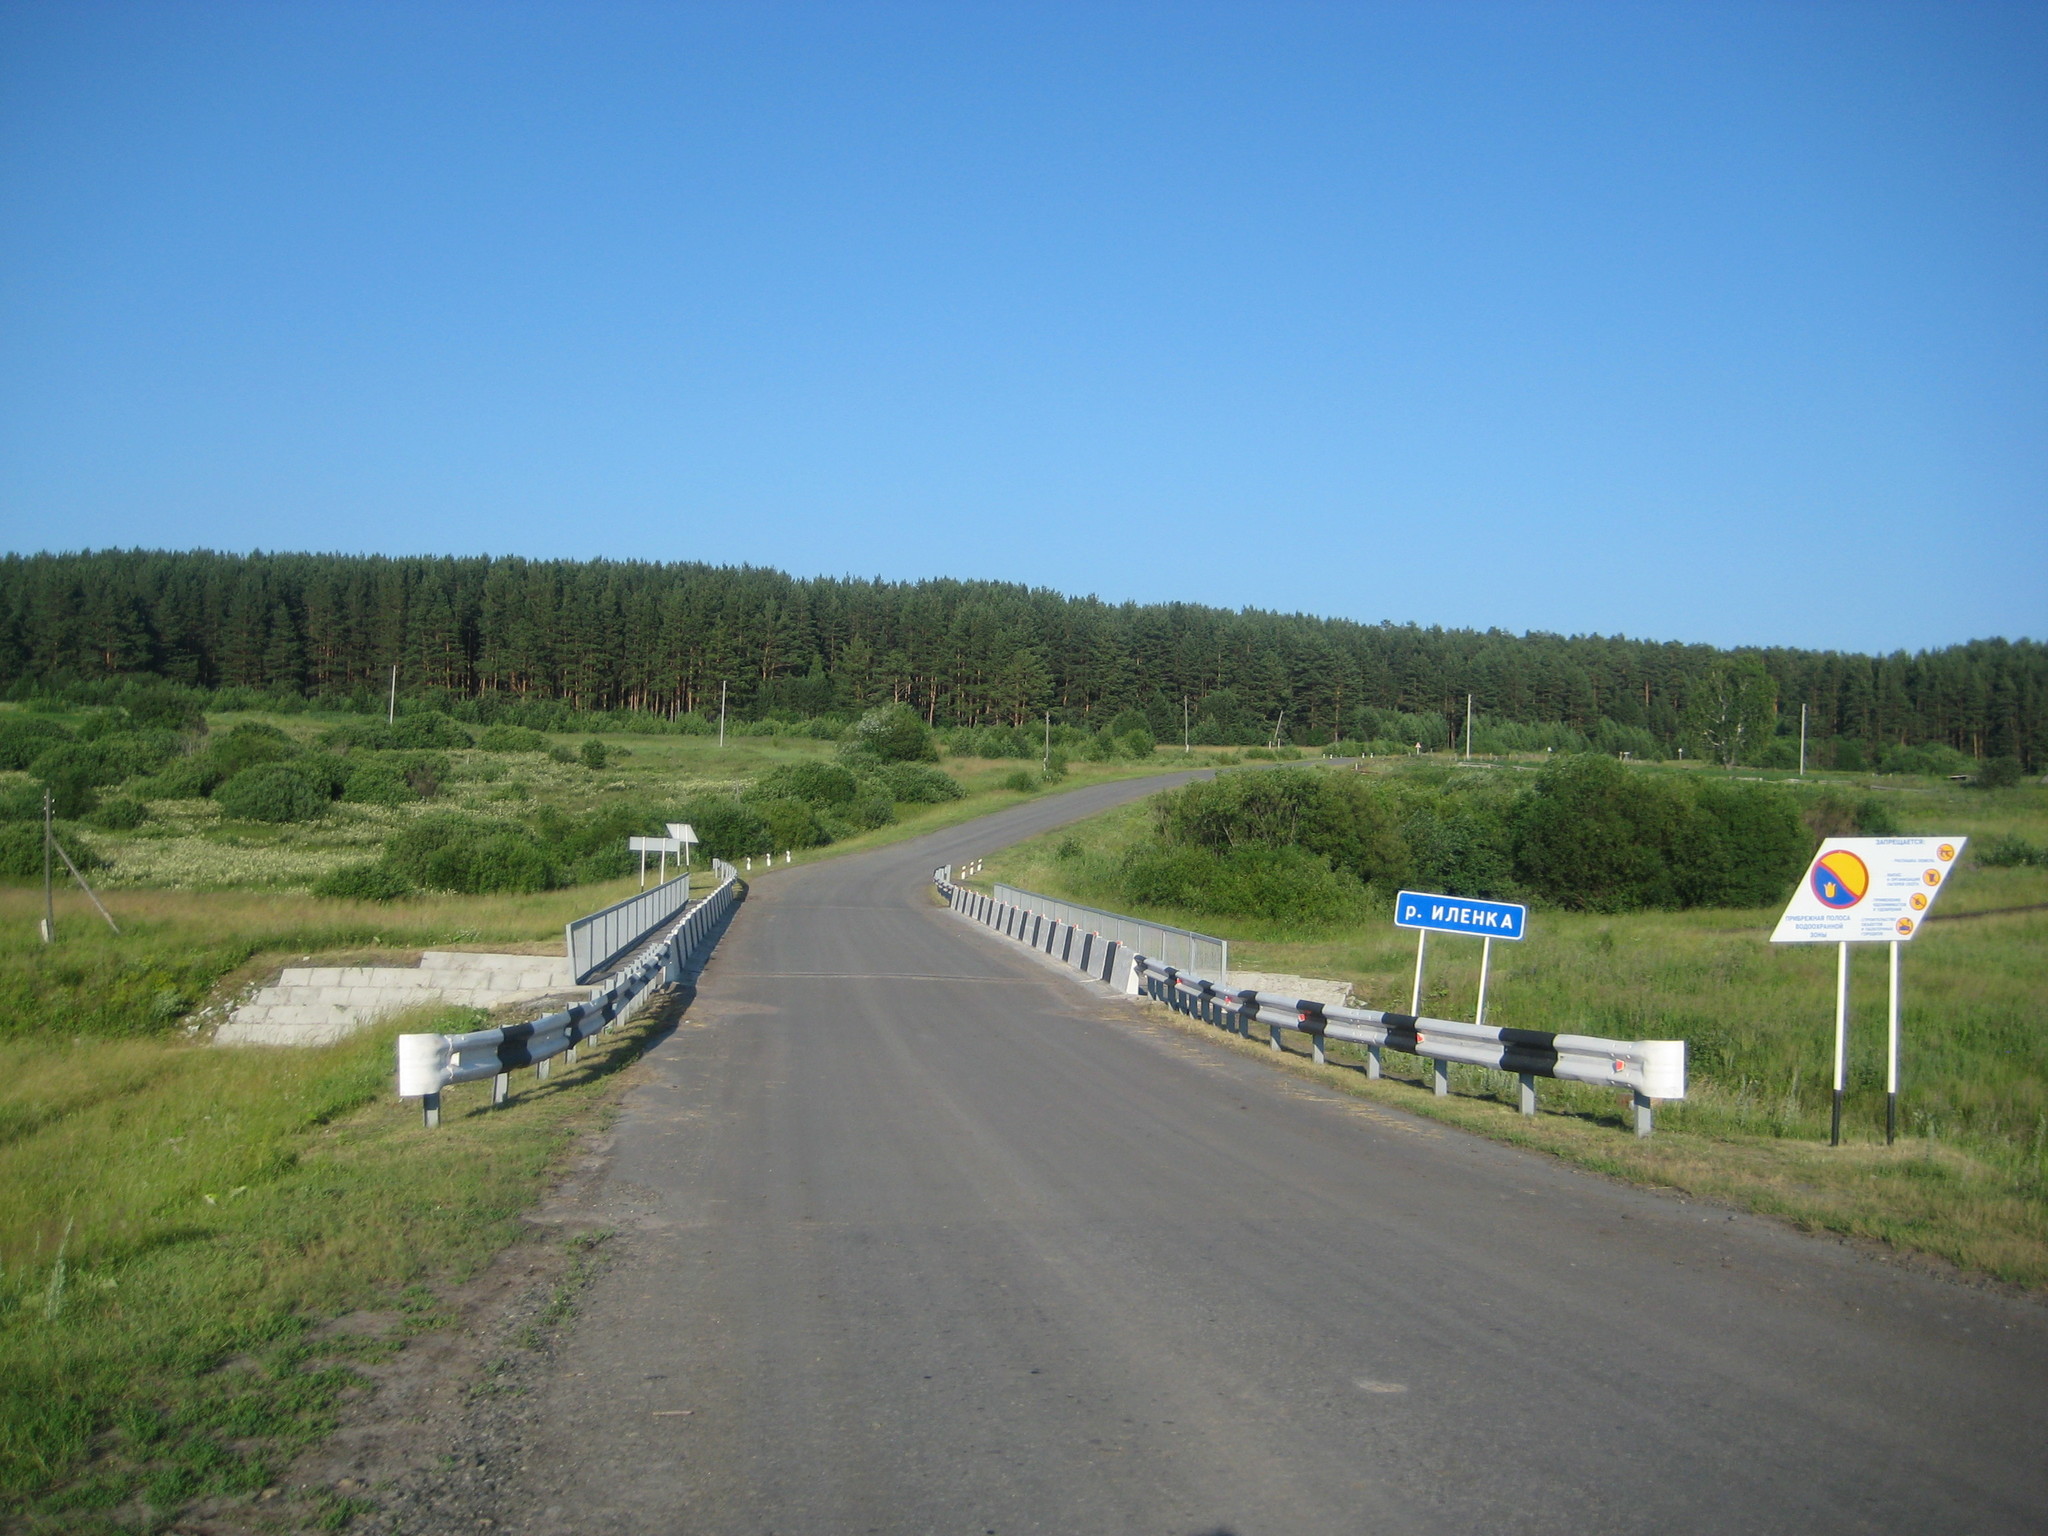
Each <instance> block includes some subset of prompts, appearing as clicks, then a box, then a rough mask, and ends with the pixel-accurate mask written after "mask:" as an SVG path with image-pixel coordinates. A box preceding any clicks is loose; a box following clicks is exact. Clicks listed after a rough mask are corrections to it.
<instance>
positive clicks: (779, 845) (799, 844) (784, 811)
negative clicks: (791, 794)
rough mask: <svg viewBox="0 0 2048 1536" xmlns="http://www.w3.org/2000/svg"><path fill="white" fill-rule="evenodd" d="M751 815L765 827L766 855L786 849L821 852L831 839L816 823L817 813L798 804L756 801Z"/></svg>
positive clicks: (799, 801) (788, 801) (801, 802)
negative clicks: (807, 849) (814, 849)
mask: <svg viewBox="0 0 2048 1536" xmlns="http://www.w3.org/2000/svg"><path fill="white" fill-rule="evenodd" d="M753 808H754V813H755V814H756V815H758V816H759V817H760V818H761V820H762V821H763V822H764V823H766V824H767V827H768V847H769V851H770V852H780V851H782V850H783V849H786V848H822V847H823V846H824V845H825V844H827V843H829V842H831V841H832V835H831V834H830V833H829V832H828V831H826V830H825V828H824V826H822V825H821V824H820V823H819V820H818V813H817V811H815V810H814V809H812V808H811V807H810V806H809V805H807V804H805V803H804V802H803V801H801V800H787V799H785V800H759V801H755V802H753Z"/></svg>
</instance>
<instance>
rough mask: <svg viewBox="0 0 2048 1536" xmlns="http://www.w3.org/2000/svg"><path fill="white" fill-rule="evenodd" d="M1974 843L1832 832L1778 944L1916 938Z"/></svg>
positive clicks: (1775, 939) (1782, 924) (1791, 906)
mask: <svg viewBox="0 0 2048 1536" xmlns="http://www.w3.org/2000/svg"><path fill="white" fill-rule="evenodd" d="M1968 841H1969V839H1968V838H1964V837H1831V838H1829V839H1828V840H1827V841H1826V842H1824V843H1822V844H1821V845H1820V852H1819V853H1817V854H1815V855H1814V856H1813V863H1812V864H1811V865H1809V866H1808V867H1807V871H1806V877H1805V878H1804V879H1803V880H1801V881H1800V882H1799V889H1798V890H1797V891H1795V892H1793V895H1792V900H1791V901H1790V902H1788V903H1787V904H1786V906H1785V915H1784V916H1783V917H1781V918H1779V919H1778V927H1777V931H1776V932H1775V933H1773V934H1772V935H1771V942H1772V943H1773V944H1880V943H1882V944H1897V943H1900V942H1902V941H1904V940H1908V939H1911V938H1913V937H1915V936H1916V935H1917V934H1918V933H1919V932H1920V925H1921V924H1922V923H1923V922H1925V921H1926V920H1927V914H1928V911H1929V910H1930V909H1931V908H1932V907H1933V906H1934V898H1935V897H1937V896H1939V895H1940V894H1941V888H1942V887H1943V886H1944V885H1946V884H1947V883H1948V878H1949V876H1950V875H1951V874H1953V873H1954V872H1955V867H1956V860H1957V859H1958V858H1959V857H1961V855H1962V851H1963V846H1964V844H1966V843H1967V842H1968Z"/></svg>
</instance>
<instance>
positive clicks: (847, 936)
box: [498, 785, 2048, 1536]
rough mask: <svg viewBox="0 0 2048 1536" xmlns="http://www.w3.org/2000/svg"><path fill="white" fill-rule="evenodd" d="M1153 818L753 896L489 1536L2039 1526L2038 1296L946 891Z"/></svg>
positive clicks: (2047, 1466)
mask: <svg viewBox="0 0 2048 1536" xmlns="http://www.w3.org/2000/svg"><path fill="white" fill-rule="evenodd" d="M1152 787H1156V785H1145V786H1131V785H1123V786H1103V787H1101V788H1098V789H1093V790H1084V791H1077V792H1075V793H1074V794H1072V795H1069V796H1062V797H1058V798H1056V799H1051V800H1045V801H1039V802H1034V803H1031V804H1028V805H1025V806H1022V807H1020V808H1018V809H1017V810H1015V811H1012V812H1007V813H1005V814H1004V815H1003V816H1001V817H998V818H994V819H992V820H985V821H982V822H979V823H976V824H973V825H971V826H969V827H964V828H961V829H959V830H957V831H954V832H948V833H941V834H936V835H934V836H931V837H927V838H924V839H921V840H919V841H916V842H912V843H906V844H903V845H901V846H899V847H896V848H892V849H886V850H883V851H879V852H876V853H872V854H867V855H863V856H859V857H852V858H847V859H843V860H838V861H832V862H826V863H822V864H819V865H816V866H814V867H811V868H808V869H802V870H792V871H786V872H785V871H777V872H776V873H775V874H774V875H773V876H770V877H766V878H763V879H761V880H760V881H759V882H758V883H757V884H756V885H755V887H754V890H753V892H752V895H751V897H750V899H749V900H748V901H747V903H746V904H745V906H744V908H743V909H742V910H741V912H740V913H739V915H738V917H737V918H736V919H735V921H734V922H733V924H732V927H731V929H730V930H729V931H728V933H727V934H726V936H725V939H724V941H723V943H722V944H721V946H720V948H719V950H718V952H717V955H716V957H715V959H714V960H713V961H712V963H711V965H710V967H709V968H708V969H707V971H706V973H705V975H704V978H703V982H702V986H701V990H700V993H699V997H698V1000H697V1003H696V1005H695V1007H694V1008H693V1010H692V1013H691V1018H690V1021H689V1022H688V1023H686V1024H685V1025H684V1026H682V1027H681V1028H679V1029H678V1030H677V1031H676V1033H674V1034H673V1035H671V1036H670V1037H668V1038H667V1039H666V1040H665V1041H663V1042H662V1043H661V1044H660V1046H659V1047H658V1048H657V1049H656V1050H655V1051H653V1052H652V1053H651V1054H650V1056H649V1058H648V1060H647V1062H646V1063H645V1065H644V1066H643V1068H642V1069H641V1070H642V1072H643V1074H644V1076H643V1080H642V1082H641V1084H640V1085H639V1086H638V1087H637V1088H636V1089H635V1090H634V1091H633V1092H632V1094H631V1095H630V1097H629V1099H628V1102H627V1105H626V1109H625V1112H624V1115H623V1118H622V1120H621V1122H620V1125H619V1128H618V1136H617V1142H616V1153H615V1157H614V1162H613V1165H612V1168H611V1170H610V1173H609V1175H608V1177H607V1183H606V1185H605V1193H604V1196H603V1198H604V1201H605V1202H606V1204H607V1205H608V1207H609V1209H610V1210H611V1212H612V1213H613V1218H614V1219H616V1220H617V1222H618V1223H619V1225H620V1229H621V1233H620V1236H619V1237H618V1238H617V1239H616V1240H615V1248H616V1259H615V1262H614V1263H613V1265H612V1267H611V1268H610V1269H609V1270H608V1271H607V1272H606V1273H605V1275H604V1276H603V1277H602V1278H601V1279H600V1280H599V1281H597V1282H596V1283H595V1284H594V1285H593V1286H592V1287H591V1289H590V1290H589V1291H587V1292H586V1293H585V1295H584V1297H583V1301H582V1307H581V1312H580V1315H579V1318H578V1321H577V1322H576V1324H575V1325H574V1327H573V1329H572V1330H571V1332H570V1334H569V1336H568V1338H567V1340H566V1341H565V1343H564V1345H563V1348H562V1350H561V1352H560V1354H559V1356H558V1369H557V1370H556V1372H555V1373H554V1375H553V1376H552V1378H551V1379H550V1380H549V1382H548V1383H547V1385H546V1386H545V1388H544V1390H543V1393H542V1396H541V1401H540V1402H539V1403H538V1404H537V1405H536V1411H537V1415H538V1431H537V1433H536V1434H535V1435H534V1436H533V1437H532V1438H531V1439H530V1440H529V1442H528V1444H527V1446H526V1447H525V1451H524V1464H523V1467H522V1468H519V1469H517V1470H516V1471H515V1472H514V1473H513V1474H512V1479H513V1482H514V1484H515V1491H514V1492H513V1494H512V1495H510V1496H509V1497H508V1499H507V1501H506V1504H505V1506H504V1508H503V1509H502V1510H501V1513H500V1518H499V1521H498V1524H499V1527H500V1528H501V1529H502V1528H509V1529H514V1530H530V1531H534V1532H544V1533H553V1532H565V1533H566V1532H576V1533H582V1536H595V1533H612V1532H632V1533H669V1532H675V1533H699V1532H701V1533H720V1536H722V1533H741V1532H744V1533H779V1536H813V1533H815V1536H841V1533H857V1532H891V1533H893V1532H927V1531H929V1532H963V1533H969V1536H988V1533H1002V1536H1011V1533H1021V1532H1058V1533H1094V1532H1105V1533H1110V1532H1160V1533H1217V1532H1234V1533H1241V1536H1264V1533H1282V1532H1324V1531H1330V1532H1338V1531H1342V1532H1350V1531H1359V1532H1380V1531H1385V1532H1403V1533H1406V1532H1459V1533H1475V1532H1484V1533H1491V1532H1549V1531H1557V1532H1573V1533H1588V1532H1602V1531H1627V1532H1648V1531H1656V1532H1689V1531H1699V1532H1752V1531H1755V1532H1778V1531H1782V1532H1799V1533H1808V1536H1810V1533H1818V1532H1837V1531H1842V1532H1865V1531H1868V1532H1886V1533H1892V1536H1897V1533H1904V1532H1923V1531H1924V1532H1942V1533H1949V1536H1961V1533H1992V1532H2007V1531H2011V1532H2021V1531H2025V1532H2035V1533H2038V1532H2041V1531H2043V1530H2048V1309H2043V1308H2042V1307H2040V1306H2037V1305H2035V1304H2032V1303H2029V1302H2025V1301H2018V1300H2013V1299H2011V1298H2007V1297H2002V1296H2000V1295H1997V1294H1994V1293H1992V1292H1989V1291H1984V1290H1975V1289H1971V1288H1968V1287H1965V1286H1960V1285H1956V1284H1951V1283H1946V1282H1943V1281H1940V1280H1936V1279H1930V1278H1926V1277H1924V1276H1920V1275H1916V1274H1914V1273H1911V1272H1907V1271H1904V1270H1901V1269H1898V1268H1895V1267H1893V1266H1888V1265H1885V1264H1881V1263H1877V1262H1874V1261H1872V1260H1871V1259H1869V1258H1867V1257H1863V1256H1860V1255H1858V1254H1857V1253H1856V1252H1854V1251H1852V1250H1850V1249H1848V1248H1845V1247H1842V1246H1838V1245H1834V1244H1828V1243H1819V1242H1814V1241H1810V1240H1807V1239H1803V1238H1799V1237H1797V1236H1795V1235H1792V1234H1790V1233H1787V1232H1784V1231H1781V1230H1779V1229H1777V1228H1775V1227H1773V1226H1772V1225H1770V1224H1769V1223H1766V1222H1762V1221H1757V1220H1753V1219H1750V1218H1747V1217H1744V1218H1740V1219H1735V1218H1731V1217H1730V1216H1729V1214H1728V1213H1727V1212H1725V1211H1722V1210H1719V1209H1716V1208H1712V1207H1704V1206H1700V1205H1696V1204H1688V1203H1684V1202H1681V1201H1679V1200H1678V1199H1676V1198H1672V1197H1668V1196H1659V1195H1655V1194H1651V1193H1647V1192H1643V1191H1638V1190H1634V1189H1629V1188H1625V1187H1622V1186H1620V1185H1616V1184H1611V1183H1608V1182H1605V1181H1602V1180H1600V1179H1597V1178H1594V1177H1590V1176H1587V1175H1583V1174H1579V1173H1575V1172H1572V1171H1570V1170H1568V1169H1565V1168H1562V1167H1559V1166H1557V1165H1554V1164H1552V1163H1549V1162H1547V1161H1545V1160H1543V1159H1542V1158H1539V1157H1536V1156H1533V1155H1529V1154H1525V1153H1520V1152H1516V1151H1513V1150H1510V1149H1506V1148H1502V1147H1498V1146H1494V1145H1491V1144H1488V1143H1485V1142H1482V1141H1478V1140H1474V1139H1472V1138H1469V1137H1466V1136H1463V1135H1460V1134H1459V1133H1457V1132H1454V1131H1451V1130H1447V1129H1444V1128H1441V1127H1437V1126H1434V1125H1431V1124H1430V1123H1428V1122H1426V1121H1422V1120H1417V1119H1411V1118H1409V1117H1407V1116H1405V1115H1401V1114H1398V1113H1394V1112H1390V1111H1387V1110H1384V1109H1380V1108H1376V1107H1373V1106H1369V1105H1365V1104H1362V1103H1360V1102H1358V1101H1356V1100H1352V1099H1349V1098H1347V1097H1346V1096H1343V1095H1340V1094H1336V1093H1333V1092H1329V1091H1326V1090H1324V1089H1321V1088H1320V1087H1317V1086H1315V1085H1312V1084H1308V1083H1305V1082H1303V1081H1302V1080H1300V1079H1298V1078H1296V1077H1295V1076H1293V1075H1292V1074H1288V1073H1284V1072H1280V1071H1276V1070H1274V1069H1272V1068H1270V1067H1268V1066H1264V1065H1262V1064H1260V1063H1259V1062H1256V1061H1252V1060H1246V1059H1244V1058H1242V1057H1239V1056H1237V1055H1234V1054H1232V1053H1230V1052H1228V1051H1226V1050H1224V1049H1222V1048H1220V1047H1218V1046H1216V1045H1213V1044H1210V1043H1208V1042H1207V1041H1205V1040H1203V1039H1201V1038H1199V1037H1190V1036H1189V1035H1188V1034H1187V1033H1185V1032H1183V1031H1181V1030H1177V1029H1175V1028H1173V1027H1172V1026H1169V1025H1165V1024H1161V1023H1158V1022H1147V1021H1146V1020H1145V1019H1144V1018H1143V1017H1142V1016H1141V1015H1140V1013H1139V1011H1138V1010H1137V1008H1136V1006H1135V1005H1133V1004H1130V1003H1127V1002H1124V1001H1122V1000H1116V999H1109V998H1104V997H1101V996H1097V995H1091V994H1090V993H1088V992H1087V991H1085V990H1084V989H1083V988H1082V987H1080V986H1079V985H1078V984H1076V983H1075V982H1074V981H1071V980H1069V979H1067V978H1066V977H1065V976H1063V975H1062V974H1059V973H1056V972H1054V971H1052V970H1051V969H1049V968H1048V967H1047V966H1046V965H1044V964H1043V963H1042V962H1040V961H1038V960H1035V959H1034V958H1033V957H1031V956H1030V955H1029V954H1027V953H1025V952H1023V951H1021V950H1019V949H1016V948H1014V947H1012V946H1009V945H1007V944H1005V943H1004V942H1003V941H1000V940H996V939H992V938H990V937H988V936H987V935H985V934H984V933H982V932H980V931H978V930H976V929H973V928H970V927H968V926H967V925H966V924H964V923H963V922H961V921H960V920H959V919H958V918H956V917H954V916H952V915H951V914H950V913H947V912H945V911H944V910H942V909H939V908H936V907H934V906H933V905H931V903H930V898H929V896H928V894H927V881H928V878H929V873H930V870H931V869H932V867H933V866H935V865H937V864H940V863H944V862H948V861H952V860H956V859H964V858H967V857H971V856H972V855H973V854H975V853H979V852H986V851H988V850H989V849H990V848H992V847H994V846H997V845H999V844H1000V843H1002V842H1005V841H1008V840H1010V839H1012V838H1014V837H1017V836H1021V835H1026V834H1028V833H1030V832H1033V831H1037V830H1041V829H1043V828H1044V827H1046V826H1050V825H1053V824H1056V823H1057V822H1058V821H1060V820H1063V819H1066V818H1068V817H1071V816H1075V815H1079V814H1083V813H1086V812H1089V811H1092V810H1095V809H1098V808H1100V807H1101V806H1103V805H1106V804H1108V803H1111V802H1112V801H1113V800H1115V799H1118V798H1125V797H1128V796H1129V795H1130V794H1132V793H1138V792H1143V791H1144V790H1145V789H1149V788H1152Z"/></svg>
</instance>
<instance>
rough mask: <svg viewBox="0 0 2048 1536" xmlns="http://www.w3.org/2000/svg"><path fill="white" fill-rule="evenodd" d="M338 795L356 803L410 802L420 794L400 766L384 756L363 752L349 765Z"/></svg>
mask: <svg viewBox="0 0 2048 1536" xmlns="http://www.w3.org/2000/svg"><path fill="white" fill-rule="evenodd" d="M341 798H342V799H344V800H347V801H349V802H351V803H352V804H356V805H411V804H414V803H415V802H417V801H418V799H419V796H418V795H417V794H415V793H413V788H412V786H411V785H410V784H408V783H406V781H405V773H404V770H403V769H402V768H401V766H400V765H399V764H397V763H394V762H392V761H391V760H390V759H389V758H386V757H369V756H365V757H363V758H362V759H361V760H360V761H357V762H355V763H354V764H352V765H351V766H350V768H349V773H348V779H347V782H346V783H344V784H343V785H342V790H341Z"/></svg>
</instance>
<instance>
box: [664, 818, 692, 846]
mask: <svg viewBox="0 0 2048 1536" xmlns="http://www.w3.org/2000/svg"><path fill="white" fill-rule="evenodd" d="M668 835H669V836H670V837H672V838H674V839H675V840H676V841H677V842H679V843H694V842H696V841H697V829H696V828H695V827H693V826H691V825H690V824H689V823H688V822H687V821H672V822H669V823H668Z"/></svg>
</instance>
